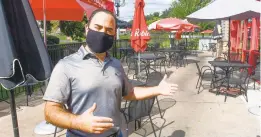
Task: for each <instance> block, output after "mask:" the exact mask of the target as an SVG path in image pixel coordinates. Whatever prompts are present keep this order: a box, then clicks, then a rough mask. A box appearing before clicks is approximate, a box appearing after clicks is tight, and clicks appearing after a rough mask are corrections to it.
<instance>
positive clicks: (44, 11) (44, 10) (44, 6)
mask: <svg viewBox="0 0 261 137" xmlns="http://www.w3.org/2000/svg"><path fill="white" fill-rule="evenodd" d="M43 27H44V45H45V47H46V48H47V38H46V0H43ZM47 85H48V81H45V82H44V86H45V87H46V88H47Z"/></svg>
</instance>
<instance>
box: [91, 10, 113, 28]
mask: <svg viewBox="0 0 261 137" xmlns="http://www.w3.org/2000/svg"><path fill="white" fill-rule="evenodd" d="M100 12H103V13H106V14H109V15H111V16H112V17H113V18H114V21H115V28H117V18H116V16H115V15H114V14H113V13H112V12H110V11H108V10H106V9H102V8H100V9H97V10H95V11H93V12H92V14H91V16H90V18H89V20H88V26H90V24H91V21H92V18H93V17H94V15H96V14H97V13H100Z"/></svg>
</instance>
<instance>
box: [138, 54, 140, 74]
mask: <svg viewBox="0 0 261 137" xmlns="http://www.w3.org/2000/svg"><path fill="white" fill-rule="evenodd" d="M138 77H140V52H139V53H138Z"/></svg>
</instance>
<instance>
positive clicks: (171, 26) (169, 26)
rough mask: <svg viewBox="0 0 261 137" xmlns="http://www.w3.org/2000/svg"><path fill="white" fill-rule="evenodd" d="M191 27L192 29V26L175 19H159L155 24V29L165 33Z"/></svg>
mask: <svg viewBox="0 0 261 137" xmlns="http://www.w3.org/2000/svg"><path fill="white" fill-rule="evenodd" d="M192 27H193V24H190V23H187V22H184V21H183V20H180V19H177V18H165V19H161V20H160V21H159V22H158V23H157V24H156V29H159V30H166V31H172V30H183V29H191V28H192Z"/></svg>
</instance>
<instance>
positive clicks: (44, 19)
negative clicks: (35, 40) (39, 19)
mask: <svg viewBox="0 0 261 137" xmlns="http://www.w3.org/2000/svg"><path fill="white" fill-rule="evenodd" d="M45 8H46V1H45V0H43V27H44V44H45V46H47V39H46V10H45Z"/></svg>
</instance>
